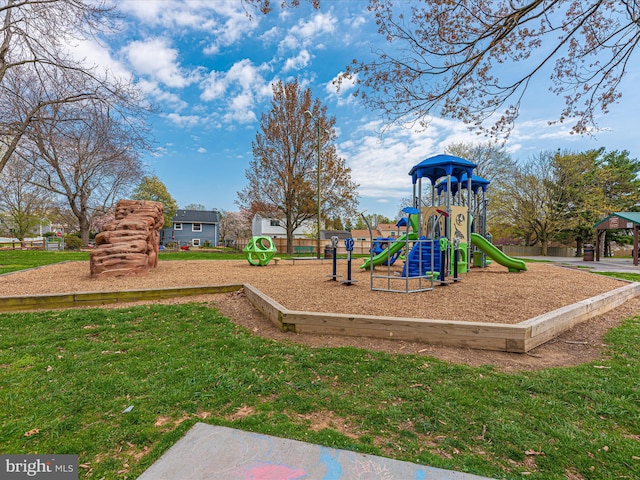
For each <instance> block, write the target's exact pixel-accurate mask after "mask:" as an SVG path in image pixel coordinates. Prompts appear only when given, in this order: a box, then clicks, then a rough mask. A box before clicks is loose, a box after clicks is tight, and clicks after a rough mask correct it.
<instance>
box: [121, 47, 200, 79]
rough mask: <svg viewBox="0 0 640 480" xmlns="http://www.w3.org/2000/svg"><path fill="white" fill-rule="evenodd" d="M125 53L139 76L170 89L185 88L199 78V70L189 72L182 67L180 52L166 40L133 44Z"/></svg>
mask: <svg viewBox="0 0 640 480" xmlns="http://www.w3.org/2000/svg"><path fill="white" fill-rule="evenodd" d="M123 53H124V54H125V55H126V57H127V59H128V60H129V62H130V63H131V65H132V66H133V68H134V70H135V71H136V73H137V74H138V75H146V76H148V77H150V79H151V80H152V81H157V82H159V83H163V84H164V85H166V86H168V87H175V88H183V87H186V86H188V85H190V84H192V83H194V82H196V81H197V80H198V78H199V72H198V71H197V70H192V71H190V72H188V71H185V70H184V69H183V68H181V67H180V64H179V62H178V50H176V49H175V48H172V47H171V46H170V45H169V41H168V40H167V39H164V38H152V39H148V40H139V41H134V42H131V43H130V44H129V45H127V46H126V47H124V48H123Z"/></svg>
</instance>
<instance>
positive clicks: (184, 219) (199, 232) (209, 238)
mask: <svg viewBox="0 0 640 480" xmlns="http://www.w3.org/2000/svg"><path fill="white" fill-rule="evenodd" d="M172 221H173V225H172V226H171V227H167V228H163V229H162V231H161V232H160V245H167V244H168V243H177V244H178V245H181V246H182V245H188V246H192V247H204V246H212V247H217V246H218V244H219V241H220V214H219V213H218V211H217V210H178V211H177V212H176V214H175V215H174V216H173V219H172Z"/></svg>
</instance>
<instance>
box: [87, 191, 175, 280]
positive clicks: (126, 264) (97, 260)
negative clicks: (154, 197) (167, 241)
mask: <svg viewBox="0 0 640 480" xmlns="http://www.w3.org/2000/svg"><path fill="white" fill-rule="evenodd" d="M163 215H164V207H163V206H162V203H160V202H151V201H146V200H120V201H119V202H118V204H117V205H116V213H115V220H114V221H113V222H111V223H109V224H107V225H106V226H105V227H104V229H103V230H102V232H100V233H99V234H98V235H96V249H95V250H93V251H92V252H91V256H90V262H89V264H90V268H91V275H92V276H114V277H119V276H125V275H139V274H143V273H146V272H147V271H148V270H149V268H155V267H157V266H158V250H159V248H160V230H161V229H162V226H163V225H164V216H163Z"/></svg>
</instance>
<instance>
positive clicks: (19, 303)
mask: <svg viewBox="0 0 640 480" xmlns="http://www.w3.org/2000/svg"><path fill="white" fill-rule="evenodd" d="M241 288H242V285H215V286H210V285H209V286H199V287H176V288H156V289H148V290H125V291H119V292H118V291H116V292H81V293H62V294H54V295H47V294H43V295H19V296H15V297H0V312H17V311H21V310H43V309H56V308H78V307H88V306H95V305H106V304H111V303H128V302H139V301H144V300H160V299H164V298H175V297H185V296H193V295H206V294H213V293H228V292H235V291H238V290H240V289H241Z"/></svg>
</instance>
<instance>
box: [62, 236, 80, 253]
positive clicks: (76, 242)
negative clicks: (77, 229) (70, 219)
mask: <svg viewBox="0 0 640 480" xmlns="http://www.w3.org/2000/svg"><path fill="white" fill-rule="evenodd" d="M82 245H83V244H82V240H80V238H78V237H76V236H74V235H67V236H66V237H64V249H65V250H80V249H81V248H82Z"/></svg>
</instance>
